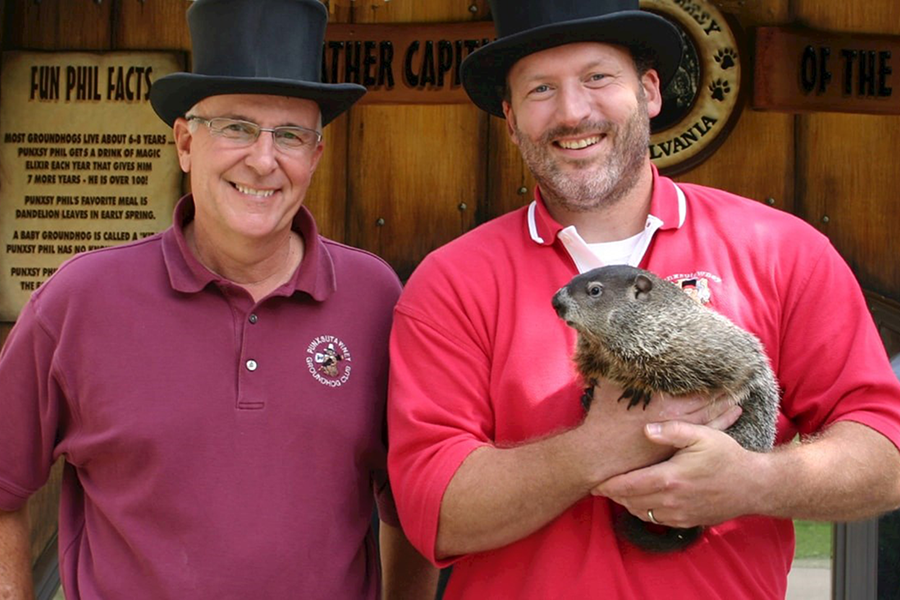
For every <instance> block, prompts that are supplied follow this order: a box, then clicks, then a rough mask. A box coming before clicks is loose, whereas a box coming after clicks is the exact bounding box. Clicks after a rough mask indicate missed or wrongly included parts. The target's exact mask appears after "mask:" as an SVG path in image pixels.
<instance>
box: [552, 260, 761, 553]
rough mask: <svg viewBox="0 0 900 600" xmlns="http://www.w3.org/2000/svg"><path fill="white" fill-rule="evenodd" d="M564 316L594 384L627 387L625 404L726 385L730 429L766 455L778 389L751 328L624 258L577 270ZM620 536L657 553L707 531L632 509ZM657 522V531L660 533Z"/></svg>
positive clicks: (561, 294)
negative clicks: (736, 413)
mask: <svg viewBox="0 0 900 600" xmlns="http://www.w3.org/2000/svg"><path fill="white" fill-rule="evenodd" d="M553 308H555V309H556V313H557V314H558V315H559V316H560V318H562V319H564V320H565V321H566V323H567V324H568V325H569V326H571V327H573V328H574V329H575V330H576V331H578V343H577V347H576V351H575V356H574V359H575V363H576V365H577V368H578V372H579V373H580V375H581V376H582V377H583V378H584V384H585V386H586V387H587V388H588V391H586V393H585V396H584V397H583V398H582V401H583V402H584V404H585V409H587V408H588V406H589V404H590V400H591V396H590V391H591V390H593V385H594V383H595V382H596V381H597V380H598V379H599V378H601V377H604V378H606V379H609V380H610V381H612V382H613V383H615V384H616V385H618V386H620V387H622V388H623V390H624V393H623V395H622V397H621V398H620V401H621V400H622V399H627V400H628V401H629V404H628V408H629V409H631V408H632V407H634V406H636V405H637V404H643V406H644V407H646V406H647V404H648V403H649V402H650V400H651V397H652V395H653V394H656V393H659V392H665V393H667V394H670V395H673V396H680V395H686V394H691V395H694V394H715V393H719V392H725V393H727V394H728V395H730V396H731V398H732V399H733V401H734V402H735V404H740V405H741V407H742V408H743V413H742V414H741V416H740V418H739V419H738V420H737V421H736V422H735V423H734V425H732V426H731V427H730V428H728V429H727V430H726V433H728V434H729V435H730V436H731V437H733V438H734V439H735V440H737V441H738V442H739V443H740V444H741V445H742V446H743V447H744V448H747V449H748V450H754V451H756V452H765V451H768V450H770V449H771V448H772V444H773V442H774V440H775V422H776V418H777V411H778V400H779V394H778V386H777V384H776V382H775V376H774V374H773V373H772V369H771V368H770V366H769V362H768V359H767V358H766V356H765V354H764V352H763V349H762V345H761V344H760V342H759V340H758V339H757V338H756V337H755V336H754V335H752V334H751V333H749V332H747V331H745V330H743V329H741V328H740V327H738V326H737V325H735V324H734V323H732V322H731V321H729V320H728V319H727V318H726V317H724V316H722V315H720V314H718V313H716V312H715V311H713V310H711V309H708V308H706V307H704V306H702V305H700V304H699V303H698V302H696V301H695V300H692V299H691V298H690V297H689V296H688V295H687V294H686V293H685V292H684V291H683V290H682V289H681V288H680V287H679V286H677V285H675V284H674V283H671V282H668V281H665V280H663V279H660V278H659V277H657V276H656V275H654V274H652V273H650V272H648V271H644V270H641V269H636V268H634V267H629V266H624V265H613V266H608V267H602V268H599V269H594V270H593V271H589V272H587V273H583V274H581V275H578V276H576V277H575V278H574V279H572V281H570V282H569V284H568V285H566V286H565V287H563V288H562V289H560V290H559V291H558V292H557V293H556V295H555V296H554V297H553ZM622 513H623V514H622V516H621V518H620V519H618V520H617V523H616V531H617V533H618V534H619V535H620V536H622V537H624V538H625V539H627V540H629V541H630V542H632V543H633V544H635V545H636V546H638V547H640V548H643V549H645V550H649V551H652V552H669V551H673V550H680V549H683V548H686V547H688V546H689V545H691V544H692V543H694V542H695V541H696V540H698V539H699V538H700V536H701V534H702V528H700V527H692V528H689V529H678V528H674V527H668V528H662V529H663V530H662V531H661V532H660V531H659V530H660V528H658V527H650V526H648V525H647V524H646V523H644V522H643V521H641V520H640V519H638V518H637V517H634V516H633V515H631V514H630V513H628V512H626V511H622ZM654 529H655V530H656V531H654Z"/></svg>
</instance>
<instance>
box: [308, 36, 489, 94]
mask: <svg viewBox="0 0 900 600" xmlns="http://www.w3.org/2000/svg"><path fill="white" fill-rule="evenodd" d="M495 37H496V34H495V33H494V25H493V23H491V22H490V21H478V22H472V23H441V24H429V23H423V24H416V23H414V24H409V23H402V24H384V25H383V24H347V23H331V24H329V25H328V29H327V31H326V32H325V45H324V48H323V52H322V81H323V82H324V83H358V84H360V85H364V86H366V88H367V89H368V93H367V94H366V95H365V96H363V98H362V100H360V102H359V103H360V104H389V103H390V104H453V103H460V102H468V101H469V97H468V96H466V93H465V91H464V90H463V88H462V84H461V83H460V79H459V65H460V64H461V63H462V61H463V59H464V58H465V57H466V56H468V55H469V54H471V53H472V52H474V51H475V50H477V49H478V48H480V47H481V46H484V45H485V44H487V43H489V42H490V41H492V40H493V39H494V38H495Z"/></svg>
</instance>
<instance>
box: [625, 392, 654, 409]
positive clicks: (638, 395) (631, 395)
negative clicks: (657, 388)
mask: <svg viewBox="0 0 900 600" xmlns="http://www.w3.org/2000/svg"><path fill="white" fill-rule="evenodd" d="M622 400H628V410H631V409H632V408H634V407H635V406H637V405H638V404H643V405H644V406H643V408H644V410H646V409H647V405H648V404H650V392H648V391H646V390H636V389H634V388H626V389H625V391H624V392H622V395H621V396H619V402H621V401H622Z"/></svg>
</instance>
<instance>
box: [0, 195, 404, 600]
mask: <svg viewBox="0 0 900 600" xmlns="http://www.w3.org/2000/svg"><path fill="white" fill-rule="evenodd" d="M192 209H193V204H192V199H191V197H190V196H187V197H185V198H183V199H182V200H181V202H179V205H178V207H177V208H176V211H175V221H174V222H175V223H176V226H174V227H172V228H169V229H167V230H166V231H164V232H163V233H161V234H158V235H155V236H152V237H149V238H147V239H145V240H141V241H138V242H134V243H131V244H127V245H124V246H118V247H114V248H107V249H104V250H100V251H96V252H91V253H87V254H83V255H79V256H76V257H74V258H73V259H71V260H70V261H68V262H67V263H66V264H65V265H64V266H63V267H61V268H60V269H59V271H58V272H57V273H56V274H55V275H54V276H53V277H52V278H51V279H50V280H48V281H47V282H46V283H45V284H44V285H43V286H42V287H41V288H40V289H39V290H38V291H37V292H35V293H34V294H33V296H32V298H31V300H30V302H29V303H28V304H27V305H26V307H25V308H24V309H23V311H22V314H21V317H20V319H19V321H18V323H17V324H16V326H15V328H14V329H13V331H12V333H11V334H10V337H9V340H8V342H7V344H6V347H5V348H4V350H3V353H2V355H0V381H3V386H2V389H0V414H3V419H2V420H0V509H3V510H14V509H17V508H18V507H20V506H22V505H23V504H24V503H25V501H26V499H27V498H28V496H29V495H30V494H32V493H33V492H35V491H36V490H37V489H38V488H39V487H40V486H41V485H43V484H44V482H45V481H46V479H47V475H48V472H49V469H50V466H51V464H52V463H53V461H54V460H55V459H56V458H58V457H63V458H64V459H65V474H64V481H63V493H62V503H61V507H60V538H59V542H60V546H59V548H60V571H61V574H62V578H63V582H64V585H65V588H66V597H67V598H69V599H70V600H72V599H75V598H129V599H139V598H148V599H154V600H157V599H161V598H200V597H208V598H242V599H245V598H375V597H376V596H377V594H378V591H377V590H378V587H379V577H378V573H377V570H378V569H377V559H376V555H375V547H374V541H373V539H372V535H371V532H370V527H369V525H370V517H371V514H372V508H373V493H372V490H373V486H374V487H376V488H378V489H379V490H380V491H381V492H382V496H389V493H387V490H386V483H385V481H386V479H385V476H384V469H385V445H384V431H383V427H384V417H383V412H384V402H385V389H386V378H387V338H388V333H389V329H390V321H391V310H392V307H393V305H394V303H395V301H396V299H397V297H398V295H399V292H400V284H399V281H398V280H397V277H396V275H395V274H394V272H393V271H392V270H391V269H390V267H389V266H387V265H386V264H385V263H384V262H383V261H381V260H380V259H378V258H377V257H375V256H373V255H371V254H368V253H366V252H363V251H361V250H358V249H355V248H350V247H347V246H343V245H341V244H337V243H335V242H332V241H329V240H325V239H323V238H321V237H319V235H318V234H317V232H316V227H315V223H314V221H313V219H312V217H311V215H310V214H309V212H308V211H307V210H306V209H305V208H301V210H300V212H299V213H298V214H297V216H296V218H295V219H294V225H293V226H294V229H295V230H296V231H297V232H298V233H300V235H302V236H303V239H304V241H305V249H306V253H305V256H304V258H303V262H302V264H301V265H300V267H299V268H298V270H297V272H296V273H295V275H294V277H293V278H292V279H291V280H290V281H289V282H288V283H286V284H285V285H283V286H282V287H280V288H279V289H277V290H276V291H275V292H273V293H272V294H271V295H270V296H269V297H267V298H265V299H263V300H262V301H260V302H254V301H253V299H252V297H251V296H250V295H249V294H248V293H247V292H245V291H244V290H243V289H241V288H239V287H237V286H235V285H233V284H231V283H229V282H228V281H226V280H223V279H221V278H220V277H218V276H217V275H215V274H213V273H211V272H210V271H208V270H207V269H205V268H204V267H203V266H202V265H201V264H200V263H199V262H198V261H197V260H196V259H195V258H194V256H193V255H192V254H191V252H190V251H189V250H188V248H187V245H186V243H185V239H184V236H183V234H182V226H183V224H184V223H186V222H188V221H189V220H190V218H191V213H192ZM381 509H382V518H383V519H384V520H386V521H388V522H391V523H396V516H395V515H393V514H392V507H391V506H389V505H388V504H385V505H384V506H382V507H381Z"/></svg>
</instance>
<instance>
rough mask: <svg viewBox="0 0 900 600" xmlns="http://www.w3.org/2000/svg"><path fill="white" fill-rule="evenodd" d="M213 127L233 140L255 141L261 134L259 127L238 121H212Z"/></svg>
mask: <svg viewBox="0 0 900 600" xmlns="http://www.w3.org/2000/svg"><path fill="white" fill-rule="evenodd" d="M210 123H211V127H212V128H213V129H214V130H215V131H216V132H217V133H219V134H220V135H222V136H224V137H227V138H232V139H238V140H243V139H253V138H255V137H256V136H257V135H258V134H259V127H258V126H257V125H255V124H253V123H250V122H249V121H239V120H237V119H212V121H211V122H210Z"/></svg>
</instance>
